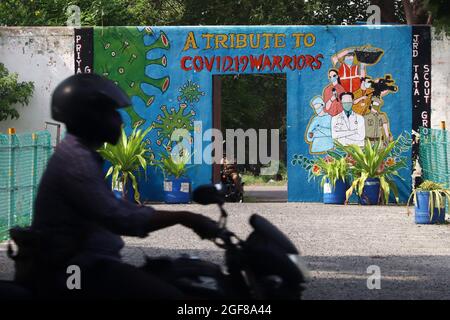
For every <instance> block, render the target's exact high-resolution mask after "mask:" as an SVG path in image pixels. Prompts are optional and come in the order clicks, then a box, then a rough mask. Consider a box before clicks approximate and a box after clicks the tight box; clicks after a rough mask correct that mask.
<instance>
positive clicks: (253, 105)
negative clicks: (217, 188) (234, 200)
mask: <svg viewBox="0 0 450 320" xmlns="http://www.w3.org/2000/svg"><path fill="white" fill-rule="evenodd" d="M213 89H214V90H213V110H214V111H213V118H214V120H213V126H214V127H215V128H218V129H220V130H221V131H222V134H223V136H224V138H225V139H226V136H225V130H226V129H243V130H244V131H245V130H247V129H255V130H256V131H258V129H268V130H270V129H278V130H279V134H280V139H279V150H278V152H279V170H278V173H276V174H274V175H270V176H267V175H261V168H263V167H264V165H263V164H261V162H260V159H259V158H258V161H257V163H256V164H249V163H248V161H247V163H246V164H239V165H238V169H239V172H240V175H241V177H242V180H243V181H244V182H245V188H244V189H245V201H247V202H248V201H257V202H259V201H287V169H286V152H287V150H286V140H287V139H286V107H287V101H286V97H287V95H286V75H285V74H249V75H218V76H214V78H213ZM268 134H269V138H268V150H269V153H270V150H271V146H270V132H268ZM258 139H259V137H258ZM249 143H250V141H248V140H246V146H245V150H246V153H248V150H249ZM235 154H236V150H235ZM246 159H248V154H247V155H246ZM213 177H214V182H218V181H219V180H220V165H215V166H214V168H213Z"/></svg>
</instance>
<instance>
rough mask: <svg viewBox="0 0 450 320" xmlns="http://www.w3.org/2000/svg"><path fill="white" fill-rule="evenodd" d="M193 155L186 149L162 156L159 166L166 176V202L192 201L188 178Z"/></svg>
mask: <svg viewBox="0 0 450 320" xmlns="http://www.w3.org/2000/svg"><path fill="white" fill-rule="evenodd" d="M190 159H191V155H190V153H189V152H188V151H187V150H186V149H181V150H180V151H175V149H174V151H172V152H171V153H168V154H163V155H161V159H160V160H159V161H158V163H159V164H158V166H159V167H160V168H161V170H162V172H163V174H164V201H165V202H166V203H188V202H189V201H191V179H190V178H189V177H187V176H186V174H187V169H188V166H187V164H188V163H189V162H190Z"/></svg>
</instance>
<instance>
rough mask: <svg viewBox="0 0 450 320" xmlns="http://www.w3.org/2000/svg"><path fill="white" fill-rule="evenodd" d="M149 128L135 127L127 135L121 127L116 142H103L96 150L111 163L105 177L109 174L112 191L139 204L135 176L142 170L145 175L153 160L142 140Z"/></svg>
mask: <svg viewBox="0 0 450 320" xmlns="http://www.w3.org/2000/svg"><path fill="white" fill-rule="evenodd" d="M151 129H152V128H151V127H149V128H147V129H146V130H138V129H137V128H136V127H135V128H134V129H133V131H132V132H131V134H130V136H128V137H127V135H126V133H125V130H124V129H123V127H122V136H121V138H120V139H119V142H117V144H115V145H113V144H110V143H105V144H104V145H103V146H102V147H101V148H100V149H99V150H98V152H99V153H100V155H101V156H102V157H103V159H105V160H107V161H109V162H110V163H111V166H110V167H109V169H108V172H107V173H106V177H109V176H111V178H112V189H113V191H115V192H116V193H118V194H119V195H120V196H121V197H122V198H124V199H128V200H131V201H133V200H134V201H136V202H137V203H139V204H140V203H141V202H140V194H139V190H138V182H137V177H138V175H139V174H140V173H141V172H142V171H144V175H145V176H146V171H147V166H149V165H150V164H152V161H153V154H152V153H151V150H150V149H149V148H148V147H147V143H146V142H145V141H144V138H145V136H146V135H147V134H148V133H149V132H150V130H151ZM130 182H131V184H130Z"/></svg>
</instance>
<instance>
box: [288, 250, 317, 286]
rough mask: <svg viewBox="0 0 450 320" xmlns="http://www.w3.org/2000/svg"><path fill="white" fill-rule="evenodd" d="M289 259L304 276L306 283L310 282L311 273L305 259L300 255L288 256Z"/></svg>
mask: <svg viewBox="0 0 450 320" xmlns="http://www.w3.org/2000/svg"><path fill="white" fill-rule="evenodd" d="M288 257H289V259H290V260H291V261H292V262H293V263H294V264H295V265H296V266H297V268H298V269H299V270H300V272H301V273H302V274H303V278H304V279H305V281H308V280H309V279H310V278H311V273H310V272H309V270H308V267H307V266H306V263H305V261H304V260H303V258H302V257H301V256H300V255H299V254H288Z"/></svg>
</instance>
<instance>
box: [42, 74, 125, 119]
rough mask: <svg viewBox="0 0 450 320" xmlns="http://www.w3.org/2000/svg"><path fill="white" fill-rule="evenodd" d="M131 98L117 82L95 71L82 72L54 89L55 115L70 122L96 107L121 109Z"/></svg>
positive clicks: (52, 104)
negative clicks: (81, 113) (79, 114)
mask: <svg viewBox="0 0 450 320" xmlns="http://www.w3.org/2000/svg"><path fill="white" fill-rule="evenodd" d="M129 105H131V101H130V99H129V98H128V96H127V95H126V93H125V92H123V91H122V90H121V89H120V88H119V87H118V86H117V85H116V84H114V82H112V81H111V80H108V79H106V78H104V77H102V76H99V75H97V74H93V73H80V74H76V75H73V76H70V77H68V78H67V79H65V80H64V81H62V82H61V83H60V84H59V85H58V86H57V87H56V89H55V91H53V95H52V102H51V108H52V118H53V119H55V120H56V121H60V122H64V123H66V124H67V122H70V121H71V119H72V118H73V116H74V115H75V114H77V113H79V112H86V111H89V109H92V108H99V109H119V108H123V107H127V106H129Z"/></svg>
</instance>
